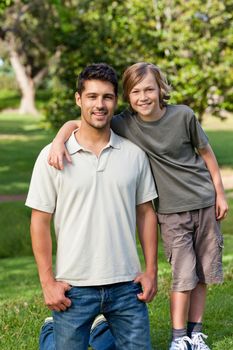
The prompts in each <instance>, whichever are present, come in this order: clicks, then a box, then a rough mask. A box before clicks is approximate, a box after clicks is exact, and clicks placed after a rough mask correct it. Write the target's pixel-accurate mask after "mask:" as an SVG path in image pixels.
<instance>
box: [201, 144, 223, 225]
mask: <svg viewBox="0 0 233 350" xmlns="http://www.w3.org/2000/svg"><path fill="white" fill-rule="evenodd" d="M198 152H199V154H200V156H201V157H202V158H203V160H204V162H205V164H206V166H207V168H208V170H209V172H210V175H211V178H212V181H213V184H214V188H215V192H216V205H215V206H216V219H217V220H222V219H224V218H225V217H226V215H227V212H228V205H227V201H226V198H225V194H224V188H223V183H222V179H221V174H220V171H219V167H218V162H217V159H216V157H215V155H214V152H213V150H212V148H211V146H210V145H209V144H208V145H207V146H206V147H205V148H199V149H198Z"/></svg>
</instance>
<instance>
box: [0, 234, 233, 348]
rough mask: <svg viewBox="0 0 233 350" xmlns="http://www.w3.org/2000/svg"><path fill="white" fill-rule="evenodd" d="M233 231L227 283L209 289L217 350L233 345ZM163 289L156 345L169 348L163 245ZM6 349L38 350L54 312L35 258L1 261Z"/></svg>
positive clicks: (1, 342) (208, 325) (209, 325)
mask: <svg viewBox="0 0 233 350" xmlns="http://www.w3.org/2000/svg"><path fill="white" fill-rule="evenodd" d="M232 246H233V235H226V236H225V252H224V271H225V282H224V284H223V285H221V286H214V287H210V288H209V295H208V301H207V306H206V314H205V329H204V331H205V332H206V333H207V334H208V335H209V339H208V340H209V345H210V346H211V349H212V350H229V349H233V336H232V319H233V308H232V307H231V306H232V305H233V295H232V289H233V281H232V277H233V253H232V249H231V247H232ZM159 252H160V254H159V292H158V295H157V297H156V298H155V299H154V301H153V302H152V303H150V304H149V314H150V320H151V335H152V344H153V349H157V350H166V349H167V346H168V341H169V337H170V320H169V300H168V297H169V295H168V291H169V285H170V268H169V265H168V263H167V262H166V261H165V259H164V256H163V252H162V248H161V247H160V249H159ZM0 285H1V288H0V300H1V301H0V334H1V335H0V349H6V350H11V349H12V350H13V349H16V348H17V349H18V350H21V349H25V350H26V349H27V350H28V349H30V350H34V349H35V350H36V349H38V343H37V342H38V334H39V330H40V327H41V324H42V322H43V320H44V318H45V317H47V316H48V315H49V310H47V309H46V308H45V307H44V305H43V301H42V294H41V290H40V286H39V281H38V277H37V272H36V267H35V263H34V259H33V258H32V257H19V258H14V259H12V258H8V259H2V260H1V267H0Z"/></svg>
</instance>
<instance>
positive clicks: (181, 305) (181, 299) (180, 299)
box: [171, 291, 191, 329]
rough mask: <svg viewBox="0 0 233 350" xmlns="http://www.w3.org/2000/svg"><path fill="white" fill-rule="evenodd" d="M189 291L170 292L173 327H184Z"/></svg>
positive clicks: (187, 312)
mask: <svg viewBox="0 0 233 350" xmlns="http://www.w3.org/2000/svg"><path fill="white" fill-rule="evenodd" d="M190 295H191V291H185V292H171V320H172V327H173V328H174V329H182V328H186V322H187V319H188V314H189V304H190Z"/></svg>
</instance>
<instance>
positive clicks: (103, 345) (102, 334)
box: [39, 321, 116, 350]
mask: <svg viewBox="0 0 233 350" xmlns="http://www.w3.org/2000/svg"><path fill="white" fill-rule="evenodd" d="M39 343H40V350H55V341H54V325H53V321H50V322H46V323H45V324H44V325H43V326H42V328H41V332H40V340H39ZM89 346H90V347H91V348H92V349H93V350H116V346H115V341H114V338H113V335H112V333H111V331H110V329H109V326H108V322H106V321H103V322H101V323H99V324H97V326H96V327H95V328H94V329H93V330H92V331H91V334H90V339H89Z"/></svg>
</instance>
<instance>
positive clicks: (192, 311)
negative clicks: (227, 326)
mask: <svg viewBox="0 0 233 350" xmlns="http://www.w3.org/2000/svg"><path fill="white" fill-rule="evenodd" d="M206 293H207V286H206V284H204V283H198V284H197V286H196V287H195V288H194V289H193V290H192V291H191V295H190V306H189V313H188V321H189V322H202V317H203V314H204V310H205V301H206Z"/></svg>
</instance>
